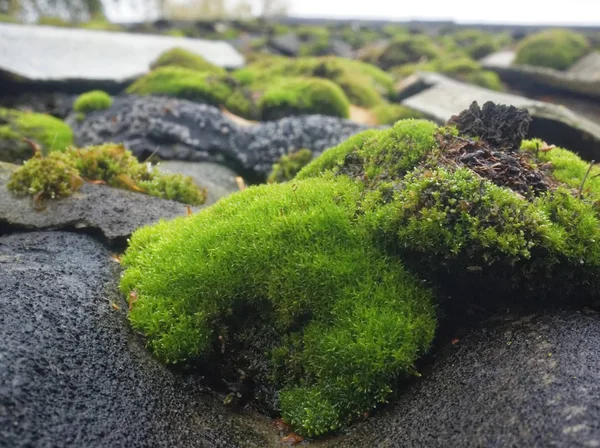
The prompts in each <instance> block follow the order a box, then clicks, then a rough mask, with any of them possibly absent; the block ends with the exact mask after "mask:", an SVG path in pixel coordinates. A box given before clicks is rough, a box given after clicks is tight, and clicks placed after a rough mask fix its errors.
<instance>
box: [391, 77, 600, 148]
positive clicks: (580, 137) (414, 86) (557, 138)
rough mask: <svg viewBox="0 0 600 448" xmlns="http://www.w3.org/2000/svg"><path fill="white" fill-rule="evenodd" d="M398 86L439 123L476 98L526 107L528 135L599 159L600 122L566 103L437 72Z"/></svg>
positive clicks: (401, 93) (409, 102) (411, 102)
mask: <svg viewBox="0 0 600 448" xmlns="http://www.w3.org/2000/svg"><path fill="white" fill-rule="evenodd" d="M398 88H399V92H398V94H399V96H400V98H402V101H401V102H402V104H404V105H405V106H408V107H410V108H412V109H415V110H418V111H419V112H421V113H423V114H424V115H426V116H427V117H429V118H431V119H432V120H434V121H437V122H438V123H445V122H446V121H447V120H448V119H450V117H452V116H453V115H454V114H456V113H458V112H460V111H462V110H465V109H468V108H469V105H470V104H471V103H472V102H473V101H476V102H477V103H479V104H485V103H486V102H488V101H492V102H494V103H496V104H505V105H512V106H515V107H518V108H523V109H527V110H528V111H529V113H530V115H531V116H532V118H533V121H532V123H531V126H530V134H529V137H540V138H543V139H545V140H546V141H548V142H550V143H553V144H556V145H558V146H562V147H565V148H567V149H570V150H572V151H575V152H578V153H579V154H580V155H581V156H582V157H585V158H589V159H594V160H600V125H599V124H597V123H594V122H592V121H591V120H589V119H587V118H585V117H583V116H581V115H578V114H576V113H574V112H572V111H571V110H569V109H567V108H566V107H562V106H558V105H555V104H550V103H545V102H542V101H537V100H532V99H529V98H524V97H522V96H518V95H512V94H509V93H502V92H495V91H492V90H488V89H484V88H482V87H477V86H473V85H471V84H465V83H462V82H459V81H455V80H452V79H449V78H447V77H445V76H443V75H439V74H437V73H418V74H415V75H413V76H411V77H409V78H407V79H406V80H405V81H404V82H403V83H402V84H401V85H400V86H398Z"/></svg>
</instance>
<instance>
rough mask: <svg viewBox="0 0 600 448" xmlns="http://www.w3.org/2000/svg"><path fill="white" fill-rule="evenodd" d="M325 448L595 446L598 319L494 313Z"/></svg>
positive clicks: (598, 441) (598, 437) (599, 388)
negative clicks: (380, 408) (381, 406)
mask: <svg viewBox="0 0 600 448" xmlns="http://www.w3.org/2000/svg"><path fill="white" fill-rule="evenodd" d="M453 342H454V344H448V346H447V347H446V348H444V349H442V350H441V351H440V352H439V353H438V354H437V355H436V356H435V361H434V362H433V364H432V365H431V366H429V367H428V368H427V369H425V370H423V371H422V372H421V373H422V375H423V376H422V377H421V378H420V379H418V380H415V381H414V382H413V383H412V384H410V385H409V386H407V387H405V388H404V389H403V390H400V391H399V393H398V398H397V401H396V402H395V404H392V405H390V406H389V407H388V408H387V409H385V410H384V411H383V412H382V413H380V414H377V415H374V416H373V417H372V418H371V419H370V420H367V421H366V422H365V423H362V424H359V425H357V426H355V427H354V428H353V429H351V432H350V433H349V434H348V435H346V436H342V437H339V438H338V439H334V440H330V441H327V442H325V443H323V445H321V446H327V447H336V448H337V447H340V448H341V447H349V446H352V447H373V446H378V447H392V446H406V447H413V446H415V447H416V446H428V447H448V446H461V447H505V446H531V447H546V446H557V447H573V446H580V447H597V446H600V406H598V399H599V397H600V382H598V372H599V367H600V355H599V353H598V345H599V344H600V314H598V313H596V312H593V311H591V310H588V311H568V310H563V311H548V312H546V313H544V314H539V315H525V316H520V317H519V316H508V315H507V316H500V317H497V318H496V319H493V320H490V321H488V322H486V323H484V324H483V325H480V326H479V327H478V328H476V329H474V330H472V331H470V332H469V333H468V334H467V335H466V336H465V337H461V338H460V340H455V341H453Z"/></svg>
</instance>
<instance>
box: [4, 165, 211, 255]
mask: <svg viewBox="0 0 600 448" xmlns="http://www.w3.org/2000/svg"><path fill="white" fill-rule="evenodd" d="M15 168H16V166H15V165H10V164H2V163H0V234H1V233H2V228H3V227H4V228H11V229H12V228H16V229H37V230H41V229H80V230H87V231H92V232H95V233H99V234H101V235H102V236H103V237H104V238H106V240H108V242H110V243H113V244H118V245H121V244H124V243H125V240H126V239H127V238H128V237H129V235H131V233H132V232H133V231H134V230H135V229H137V228H138V227H141V226H143V225H146V224H151V223H153V222H156V221H158V220H159V219H161V218H164V219H169V218H174V217H176V216H179V215H185V214H186V213H187V210H186V207H185V205H184V204H180V203H179V202H174V201H168V200H165V199H160V198H155V197H152V196H148V195H145V194H141V193H135V192H131V191H125V190H120V189H117V188H112V187H107V186H105V185H93V184H89V183H86V184H84V185H83V186H82V187H81V189H79V190H78V191H77V192H75V193H74V194H73V195H72V196H69V197H66V198H63V199H60V200H49V201H44V202H43V203H41V204H35V203H34V202H33V200H32V199H31V198H30V197H22V198H18V197H15V196H14V195H13V194H12V193H11V192H10V191H8V189H7V188H6V185H7V183H8V180H9V178H10V174H11V172H12V170H13V169H15ZM200 208H201V207H194V210H199V209H200Z"/></svg>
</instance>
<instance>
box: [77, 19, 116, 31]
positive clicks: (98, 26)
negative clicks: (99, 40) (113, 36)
mask: <svg viewBox="0 0 600 448" xmlns="http://www.w3.org/2000/svg"><path fill="white" fill-rule="evenodd" d="M78 28H83V29H86V30H97V31H124V29H123V27H122V26H120V25H117V24H116V23H112V22H109V21H108V20H106V19H105V18H98V19H92V20H90V21H88V22H84V23H81V24H79V25H78Z"/></svg>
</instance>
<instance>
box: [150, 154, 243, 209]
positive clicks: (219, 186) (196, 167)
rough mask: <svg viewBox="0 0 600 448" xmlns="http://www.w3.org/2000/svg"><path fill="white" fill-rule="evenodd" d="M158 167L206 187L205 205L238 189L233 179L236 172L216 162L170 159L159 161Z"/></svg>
mask: <svg viewBox="0 0 600 448" xmlns="http://www.w3.org/2000/svg"><path fill="white" fill-rule="evenodd" d="M159 168H160V169H161V170H163V171H168V172H171V173H179V174H183V175H184V176H190V177H191V178H192V179H194V181H195V182H196V184H198V185H202V186H203V187H206V188H208V194H207V197H206V203H205V204H204V205H205V206H208V205H211V204H214V203H215V202H217V201H218V200H219V199H221V198H222V197H225V196H229V195H230V194H231V193H234V192H236V191H239V187H238V184H237V182H236V180H235V178H236V176H237V173H236V172H235V171H232V170H230V169H229V168H227V167H226V166H223V165H220V164H218V163H211V162H183V161H177V160H172V161H167V162H161V163H160V164H159Z"/></svg>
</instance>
